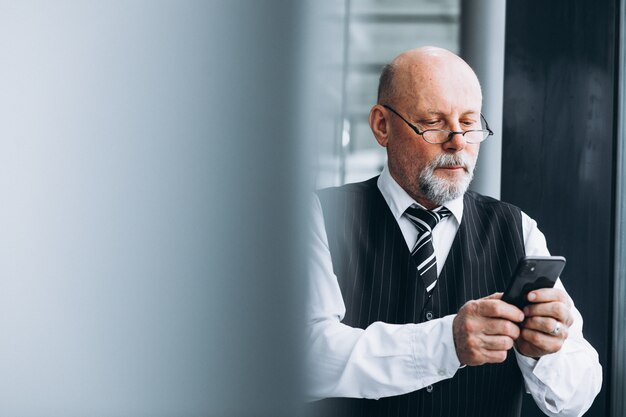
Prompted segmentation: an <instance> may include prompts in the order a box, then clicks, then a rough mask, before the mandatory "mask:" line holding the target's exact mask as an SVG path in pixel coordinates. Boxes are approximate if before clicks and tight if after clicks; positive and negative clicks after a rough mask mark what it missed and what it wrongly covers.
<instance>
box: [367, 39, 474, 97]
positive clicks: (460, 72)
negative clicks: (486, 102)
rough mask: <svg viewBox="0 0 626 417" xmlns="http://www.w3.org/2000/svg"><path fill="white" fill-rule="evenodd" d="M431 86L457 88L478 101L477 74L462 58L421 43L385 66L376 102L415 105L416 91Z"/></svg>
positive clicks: (442, 89) (446, 89) (440, 89)
mask: <svg viewBox="0 0 626 417" xmlns="http://www.w3.org/2000/svg"><path fill="white" fill-rule="evenodd" d="M433 88H434V89H436V90H437V92H439V93H441V94H451V95H454V92H455V91H457V92H458V93H460V94H461V95H466V96H467V95H470V96H474V97H477V98H479V100H481V101H482V93H481V90H480V83H479V82H478V78H477V77H476V74H475V73H474V71H473V70H472V69H471V68H470V66H469V65H468V64H467V63H466V62H465V61H464V60H463V59H461V58H460V57H459V56H457V55H455V54H453V53H452V52H450V51H448V50H446V49H443V48H437V47H434V46H425V47H421V48H416V49H412V50H410V51H407V52H404V53H402V54H400V55H398V56H397V57H396V58H395V59H394V60H393V61H392V62H391V63H390V64H388V65H386V66H385V68H384V69H383V72H382V74H381V76H380V83H379V86H378V103H379V104H388V103H397V102H405V103H412V105H417V104H418V101H419V98H420V95H423V94H422V93H424V92H425V91H427V90H432V89H433Z"/></svg>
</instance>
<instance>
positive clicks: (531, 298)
mask: <svg viewBox="0 0 626 417" xmlns="http://www.w3.org/2000/svg"><path fill="white" fill-rule="evenodd" d="M535 298H537V294H535V293H534V292H531V293H528V301H535Z"/></svg>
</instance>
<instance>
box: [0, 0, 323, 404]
mask: <svg viewBox="0 0 626 417" xmlns="http://www.w3.org/2000/svg"><path fill="white" fill-rule="evenodd" d="M295 3H296V2H290V3H289V4H287V3H285V2H279V1H266V2H262V4H261V3H259V4H257V3H255V2H248V1H232V0H231V1H227V2H217V1H209V2H204V1H173V0H171V1H166V0H160V1H147V0H133V1H113V2H101V1H55V2H46V1H33V0H26V1H22V0H20V1H6V0H1V1H0V196H1V199H2V204H1V205H0V231H1V236H2V237H1V238H0V335H2V336H1V338H0V375H1V377H0V414H1V415H6V416H8V415H10V416H15V417H19V416H42V415H45V416H85V415H90V416H201V415H202V416H204V415H220V416H229V415H232V416H243V415H255V416H263V415H267V416H276V415H293V414H294V410H296V408H297V401H296V400H297V394H298V387H299V382H298V381H299V372H298V366H297V365H296V364H297V363H299V361H298V358H297V355H296V353H295V352H297V348H296V347H297V343H298V341H299V336H298V331H297V330H296V329H297V328H298V326H297V321H298V320H299V313H298V312H299V306H300V305H301V301H302V297H301V291H300V283H301V282H302V278H303V269H302V264H303V262H301V257H300V255H301V254H300V250H299V248H300V239H299V236H300V234H301V233H300V232H299V230H300V225H301V223H302V220H301V219H302V216H301V215H300V214H298V211H299V210H300V209H301V208H302V200H303V199H302V196H303V194H304V193H303V189H302V188H301V185H302V183H303V181H304V176H303V175H301V173H300V171H299V167H300V166H302V165H303V164H302V154H303V149H302V148H301V146H300V140H296V139H297V138H299V130H298V129H297V128H296V127H297V126H296V123H297V122H298V121H299V120H303V119H304V117H303V115H302V113H301V109H302V108H303V106H302V103H301V102H300V101H299V99H298V97H300V95H299V86H300V85H301V83H302V81H303V77H304V75H303V74H304V72H303V71H302V69H303V67H304V62H305V59H304V58H305V57H304V56H303V54H302V49H301V48H300V47H299V42H301V36H300V35H301V33H302V27H303V26H306V25H305V23H306V22H305V20H304V16H306V13H305V8H304V6H301V5H295ZM309 116H311V115H309ZM303 138H304V136H302V139H303Z"/></svg>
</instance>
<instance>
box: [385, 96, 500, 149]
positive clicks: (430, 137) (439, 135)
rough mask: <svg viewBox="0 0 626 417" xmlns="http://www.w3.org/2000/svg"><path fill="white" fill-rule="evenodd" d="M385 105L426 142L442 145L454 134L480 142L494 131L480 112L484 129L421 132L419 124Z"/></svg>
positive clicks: (472, 141)
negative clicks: (416, 124) (413, 122)
mask: <svg viewBox="0 0 626 417" xmlns="http://www.w3.org/2000/svg"><path fill="white" fill-rule="evenodd" d="M383 107H384V108H386V109H387V110H389V111H391V112H393V113H395V115H396V116H398V117H399V118H401V119H402V120H403V121H404V123H406V124H407V125H409V127H410V128H411V129H413V131H414V132H415V133H417V134H418V135H420V136H421V137H422V138H423V139H424V140H425V141H426V142H428V143H432V144H435V145H437V144H439V145H440V144H442V143H446V142H449V141H451V140H452V138H454V135H461V136H463V137H464V138H465V141H466V142H467V143H480V142H482V141H484V140H485V139H487V138H488V137H489V136H491V135H493V131H492V130H491V129H489V124H488V123H487V119H485V116H483V114H482V113H481V114H480V121H481V125H482V126H481V127H484V129H481V130H463V131H461V132H455V131H453V130H442V129H427V130H422V131H421V132H420V130H419V129H418V128H417V126H415V125H414V124H412V123H411V122H409V121H408V120H406V119H405V118H404V117H402V115H401V114H400V113H398V112H397V111H395V110H394V109H393V107H391V106H388V105H386V104H383Z"/></svg>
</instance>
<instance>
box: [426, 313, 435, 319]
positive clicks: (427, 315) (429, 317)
mask: <svg viewBox="0 0 626 417" xmlns="http://www.w3.org/2000/svg"><path fill="white" fill-rule="evenodd" d="M433 317H434V316H433V312H432V311H427V312H426V320H432V319H433Z"/></svg>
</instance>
